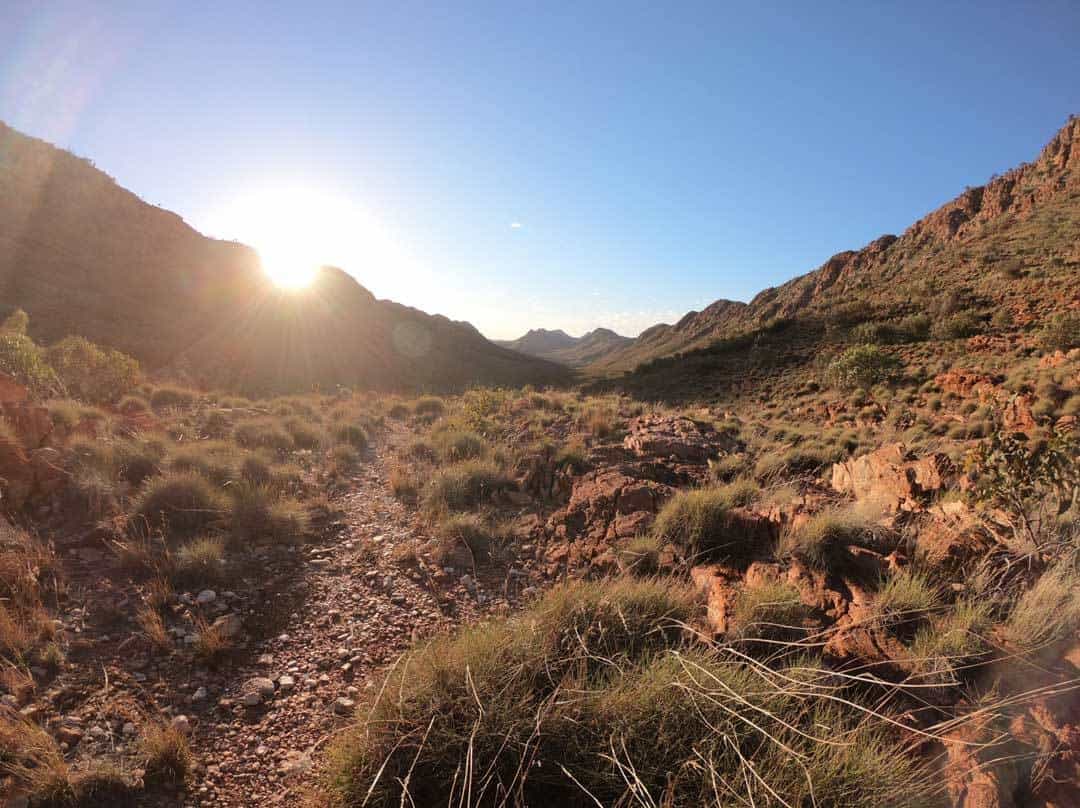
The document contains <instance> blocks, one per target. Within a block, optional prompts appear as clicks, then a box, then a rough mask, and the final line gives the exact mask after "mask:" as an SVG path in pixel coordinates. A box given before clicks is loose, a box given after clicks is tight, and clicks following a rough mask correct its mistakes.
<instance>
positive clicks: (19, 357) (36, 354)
mask: <svg viewBox="0 0 1080 808" xmlns="http://www.w3.org/2000/svg"><path fill="white" fill-rule="evenodd" d="M0 373H6V374H7V375H8V376H11V377H12V378H13V379H15V381H17V382H18V383H19V384H22V385H25V386H26V387H28V388H29V389H30V391H31V392H33V393H34V394H35V395H38V396H45V395H48V394H49V393H52V392H54V391H55V390H57V389H58V388H59V380H58V379H57V376H56V372H55V371H54V370H53V369H52V367H50V366H49V363H48V362H46V361H45V356H44V352H43V351H42V350H41V349H40V348H38V346H37V345H35V344H34V341H33V340H32V339H30V338H29V337H28V336H26V335H25V334H19V333H15V332H11V331H5V332H0Z"/></svg>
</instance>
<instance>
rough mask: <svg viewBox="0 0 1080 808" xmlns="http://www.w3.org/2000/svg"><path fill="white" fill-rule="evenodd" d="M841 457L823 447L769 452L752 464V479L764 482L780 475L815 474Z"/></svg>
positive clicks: (773, 479)
mask: <svg viewBox="0 0 1080 808" xmlns="http://www.w3.org/2000/svg"><path fill="white" fill-rule="evenodd" d="M840 459H841V456H840V454H838V453H837V452H836V451H835V450H834V451H827V450H825V449H814V448H806V449H789V450H787V451H786V452H769V453H767V454H763V455H762V456H761V457H759V458H758V461H757V462H756V463H755V464H754V479H756V480H758V481H760V482H762V483H766V482H773V481H776V480H778V479H780V478H782V477H799V476H803V475H807V474H810V475H816V474H818V473H819V472H820V471H821V470H822V469H823V468H824V467H825V466H827V465H828V464H829V463H834V462H836V461H838V460H840Z"/></svg>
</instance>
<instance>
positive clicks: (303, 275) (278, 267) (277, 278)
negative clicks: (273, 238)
mask: <svg viewBox="0 0 1080 808" xmlns="http://www.w3.org/2000/svg"><path fill="white" fill-rule="evenodd" d="M256 252H258V253H259V261H260V263H261V264H262V268H263V272H265V273H266V275H267V277H269V278H270V280H271V281H273V282H274V284H275V285H277V286H280V287H281V288H282V289H287V290H292V291H295V290H298V289H303V288H305V287H307V286H310V285H311V282H312V281H314V280H315V276H316V275H317V274H318V272H319V264H318V262H317V261H316V260H314V259H313V258H312V257H311V256H304V255H303V254H302V251H301V250H299V249H296V248H289V247H288V246H283V245H276V246H274V245H264V246H261V247H257V248H256Z"/></svg>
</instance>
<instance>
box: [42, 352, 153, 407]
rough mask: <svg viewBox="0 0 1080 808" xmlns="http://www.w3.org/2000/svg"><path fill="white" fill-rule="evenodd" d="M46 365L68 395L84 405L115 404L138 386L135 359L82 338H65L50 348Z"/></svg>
mask: <svg viewBox="0 0 1080 808" xmlns="http://www.w3.org/2000/svg"><path fill="white" fill-rule="evenodd" d="M45 361H47V362H48V363H49V364H50V365H51V366H52V367H53V369H54V370H55V371H56V373H57V375H58V376H59V377H60V381H61V382H62V383H63V385H64V388H65V389H66V390H67V391H68V393H69V394H70V395H72V396H75V397H78V398H81V399H83V400H86V401H94V402H111V401H116V400H117V399H118V398H119V397H120V396H123V395H125V394H127V393H128V392H129V391H131V390H132V389H134V387H135V386H136V385H137V384H138V382H139V363H138V362H137V361H136V360H135V359H133V358H132V357H130V356H128V355H127V354H124V353H121V352H120V351H115V350H111V349H109V348H102V347H100V346H98V345H95V344H94V343H92V342H90V341H89V340H87V339H83V338H82V337H66V338H64V339H62V340H60V342H58V343H56V344H55V345H51V346H49V348H48V349H47V350H46V351H45Z"/></svg>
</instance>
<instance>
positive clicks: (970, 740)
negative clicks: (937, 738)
mask: <svg viewBox="0 0 1080 808" xmlns="http://www.w3.org/2000/svg"><path fill="white" fill-rule="evenodd" d="M990 720H991V719H990V718H989V717H987V718H985V719H978V720H975V721H972V722H968V723H965V724H963V725H961V726H960V727H959V728H958V729H956V730H953V731H952V732H951V733H949V735H948V736H947V737H946V739H945V741H944V744H945V754H946V762H945V785H946V789H947V791H948V795H949V799H950V800H951V802H952V804H953V807H954V808H1013V807H1014V806H1015V805H1016V802H1015V800H1014V799H1013V794H1014V793H1015V792H1016V790H1017V786H1018V785H1019V782H1020V780H1019V773H1018V771H1017V763H1016V760H1015V759H1012V757H1013V756H1012V755H1009V754H1007V752H1006V751H1005V750H1004V749H1003V748H1002V747H1001V746H1000V745H993V744H991V745H989V746H985V745H984V744H985V743H986V742H987V741H988V740H990V739H991V738H993V737H994V735H996V732H995V731H994V730H993V728H991V727H990V726H989V722H990Z"/></svg>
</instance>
